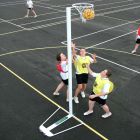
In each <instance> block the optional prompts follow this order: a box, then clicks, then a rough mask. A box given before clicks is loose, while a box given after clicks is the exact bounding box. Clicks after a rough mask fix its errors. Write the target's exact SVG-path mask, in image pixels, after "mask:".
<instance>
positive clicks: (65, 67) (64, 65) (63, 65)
mask: <svg viewBox="0 0 140 140" xmlns="http://www.w3.org/2000/svg"><path fill="white" fill-rule="evenodd" d="M61 68H62V70H63V71H64V72H60V76H61V78H62V79H63V80H66V79H68V64H67V62H66V61H62V62H61Z"/></svg>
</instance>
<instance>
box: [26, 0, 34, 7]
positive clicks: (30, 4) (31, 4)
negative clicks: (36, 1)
mask: <svg viewBox="0 0 140 140" xmlns="http://www.w3.org/2000/svg"><path fill="white" fill-rule="evenodd" d="M27 6H28V8H33V2H32V0H27Z"/></svg>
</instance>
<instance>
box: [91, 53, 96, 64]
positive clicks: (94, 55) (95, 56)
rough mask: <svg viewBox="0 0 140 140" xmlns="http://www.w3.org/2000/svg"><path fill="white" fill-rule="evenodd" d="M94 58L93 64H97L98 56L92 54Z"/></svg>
mask: <svg viewBox="0 0 140 140" xmlns="http://www.w3.org/2000/svg"><path fill="white" fill-rule="evenodd" d="M92 58H93V60H94V61H93V63H96V62H97V60H96V54H95V53H94V54H92Z"/></svg>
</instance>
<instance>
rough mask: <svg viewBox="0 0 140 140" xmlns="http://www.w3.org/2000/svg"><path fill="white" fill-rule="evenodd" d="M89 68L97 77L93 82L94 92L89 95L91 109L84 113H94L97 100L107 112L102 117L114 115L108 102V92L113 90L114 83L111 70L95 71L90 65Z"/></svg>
mask: <svg viewBox="0 0 140 140" xmlns="http://www.w3.org/2000/svg"><path fill="white" fill-rule="evenodd" d="M88 70H89V73H90V74H91V75H92V76H93V77H96V79H95V81H94V84H93V89H92V93H91V95H90V96H89V102H88V106H89V109H88V111H87V112H85V113H84V115H85V116H86V115H89V114H91V113H93V108H94V104H95V102H97V103H99V104H100V105H101V107H102V108H103V110H104V111H105V114H104V115H102V118H107V117H109V116H111V115H112V113H111V112H110V110H109V107H108V105H107V104H106V99H107V97H108V94H109V93H111V92H112V90H113V83H112V82H111V81H110V80H109V77H110V76H111V75H112V74H111V71H110V70H108V69H106V70H103V71H101V72H100V73H95V72H93V71H92V70H91V69H90V68H89V66H88Z"/></svg>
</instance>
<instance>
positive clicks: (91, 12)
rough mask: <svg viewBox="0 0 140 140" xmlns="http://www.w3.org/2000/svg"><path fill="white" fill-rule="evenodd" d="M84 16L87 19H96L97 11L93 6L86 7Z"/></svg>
mask: <svg viewBox="0 0 140 140" xmlns="http://www.w3.org/2000/svg"><path fill="white" fill-rule="evenodd" d="M82 16H83V17H84V18H85V19H86V20H90V19H94V17H95V12H94V10H93V9H91V8H86V9H84V10H83V13H82Z"/></svg>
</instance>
